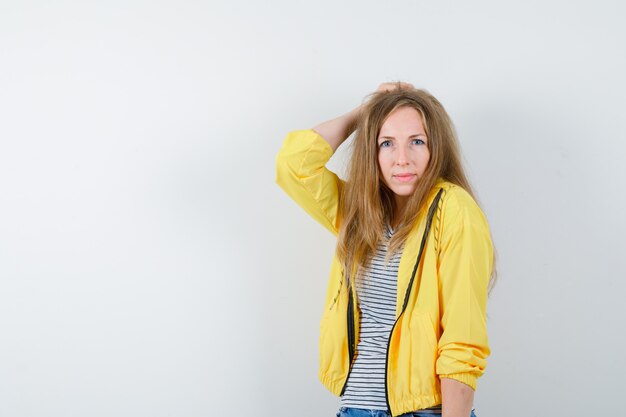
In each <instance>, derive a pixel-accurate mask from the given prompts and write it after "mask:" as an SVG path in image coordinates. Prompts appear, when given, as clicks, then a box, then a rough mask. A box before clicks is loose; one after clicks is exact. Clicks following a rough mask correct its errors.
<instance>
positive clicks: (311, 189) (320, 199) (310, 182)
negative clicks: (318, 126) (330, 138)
mask: <svg viewBox="0 0 626 417" xmlns="http://www.w3.org/2000/svg"><path fill="white" fill-rule="evenodd" d="M332 155H333V149H332V148H331V146H330V144H329V143H328V142H326V140H325V139H324V138H323V137H322V136H320V135H319V134H318V133H317V132H315V131H314V130H297V131H293V132H290V133H289V134H288V135H287V137H286V138H285V140H284V142H283V146H282V148H281V149H280V151H279V152H278V155H277V157H276V183H277V184H278V185H279V186H280V187H281V188H282V189H283V190H284V191H285V192H286V193H287V194H288V195H289V196H290V197H291V198H292V199H293V200H294V201H295V202H296V203H298V205H300V206H301V207H302V208H303V209H304V210H305V211H306V212H307V213H309V214H310V215H311V216H312V217H313V218H314V219H315V220H317V221H318V222H319V223H321V224H322V226H324V227H325V228H326V229H328V230H329V231H330V232H331V233H333V234H334V235H337V234H338V230H339V214H338V206H339V195H340V193H341V191H342V189H343V181H342V180H341V179H340V178H339V177H338V176H337V175H336V174H335V173H334V172H332V171H330V170H329V169H327V168H326V166H325V165H326V163H327V162H328V160H329V159H330V157H331V156H332Z"/></svg>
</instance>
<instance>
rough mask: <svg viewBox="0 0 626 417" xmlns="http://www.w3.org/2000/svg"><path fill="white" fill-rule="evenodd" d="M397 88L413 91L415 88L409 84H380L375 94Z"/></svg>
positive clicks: (399, 82) (398, 82)
mask: <svg viewBox="0 0 626 417" xmlns="http://www.w3.org/2000/svg"><path fill="white" fill-rule="evenodd" d="M398 88H408V89H415V87H414V86H413V84H411V83H403V82H401V81H397V82H394V83H382V84H381V85H379V86H378V88H377V89H376V92H377V93H380V92H381V91H393V90H395V89H398Z"/></svg>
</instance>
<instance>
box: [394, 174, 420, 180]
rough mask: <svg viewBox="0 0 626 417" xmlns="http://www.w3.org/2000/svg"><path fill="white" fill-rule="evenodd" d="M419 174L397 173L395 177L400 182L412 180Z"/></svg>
mask: <svg viewBox="0 0 626 417" xmlns="http://www.w3.org/2000/svg"><path fill="white" fill-rule="evenodd" d="M416 176H417V175H415V174H396V175H394V176H393V177H394V178H395V179H397V180H398V181H400V182H409V181H412V180H413V179H414V178H415V177H416Z"/></svg>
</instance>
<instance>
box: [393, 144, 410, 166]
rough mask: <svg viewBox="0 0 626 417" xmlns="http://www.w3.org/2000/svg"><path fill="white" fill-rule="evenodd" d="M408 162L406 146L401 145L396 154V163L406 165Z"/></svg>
mask: <svg viewBox="0 0 626 417" xmlns="http://www.w3.org/2000/svg"><path fill="white" fill-rule="evenodd" d="M406 164H408V152H407V149H406V148H405V147H404V146H399V147H398V151H397V154H396V165H400V166H403V165H406Z"/></svg>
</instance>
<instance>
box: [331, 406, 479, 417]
mask: <svg viewBox="0 0 626 417" xmlns="http://www.w3.org/2000/svg"><path fill="white" fill-rule="evenodd" d="M337 417H391V414H389V412H388V411H383V410H366V409H363V408H352V407H341V408H340V409H339V411H338V412H337ZM400 417H441V413H435V414H433V413H420V412H419V411H414V412H412V413H406V414H402V415H401V416H400ZM470 417H476V414H474V410H472V412H471V414H470Z"/></svg>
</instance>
